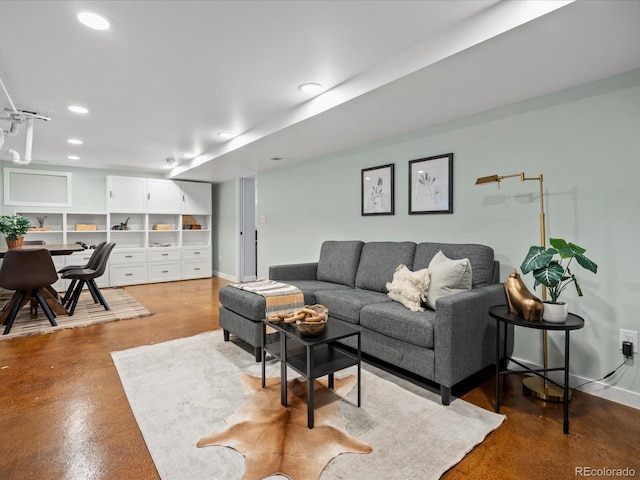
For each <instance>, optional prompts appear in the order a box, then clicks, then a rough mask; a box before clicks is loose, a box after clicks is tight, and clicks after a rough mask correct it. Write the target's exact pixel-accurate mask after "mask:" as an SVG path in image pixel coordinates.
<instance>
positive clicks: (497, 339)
mask: <svg viewBox="0 0 640 480" xmlns="http://www.w3.org/2000/svg"><path fill="white" fill-rule="evenodd" d="M504 333H505V335H506V334H507V328H506V324H505V332H504ZM505 354H506V351H505ZM495 402H496V403H495V405H494V407H495V411H496V413H500V320H497V319H496V398H495Z"/></svg>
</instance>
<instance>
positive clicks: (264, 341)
mask: <svg viewBox="0 0 640 480" xmlns="http://www.w3.org/2000/svg"><path fill="white" fill-rule="evenodd" d="M266 336H267V326H266V325H265V323H264V322H262V388H264V387H265V386H266V379H265V376H266V373H267V372H266V369H265V363H266V359H267V353H266V352H265V349H264V345H265V343H266V339H265V337H266Z"/></svg>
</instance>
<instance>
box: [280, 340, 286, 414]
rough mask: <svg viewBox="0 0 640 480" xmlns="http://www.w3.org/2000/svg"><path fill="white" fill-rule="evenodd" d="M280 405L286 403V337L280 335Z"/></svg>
mask: <svg viewBox="0 0 640 480" xmlns="http://www.w3.org/2000/svg"><path fill="white" fill-rule="evenodd" d="M280 403H281V404H282V406H283V407H286V406H287V404H288V401H287V336H286V335H284V334H283V333H280Z"/></svg>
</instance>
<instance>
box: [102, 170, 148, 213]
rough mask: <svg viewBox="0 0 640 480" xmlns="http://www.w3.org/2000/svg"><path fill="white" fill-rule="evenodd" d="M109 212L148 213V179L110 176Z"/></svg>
mask: <svg viewBox="0 0 640 480" xmlns="http://www.w3.org/2000/svg"><path fill="white" fill-rule="evenodd" d="M107 210H108V211H109V212H142V213H144V212H146V211H147V182H146V178H137V177H114V176H111V175H110V176H108V177H107Z"/></svg>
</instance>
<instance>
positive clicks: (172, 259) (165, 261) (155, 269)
mask: <svg viewBox="0 0 640 480" xmlns="http://www.w3.org/2000/svg"><path fill="white" fill-rule="evenodd" d="M181 258H182V252H181V249H180V248H162V247H158V248H150V249H149V251H148V254H147V260H148V262H149V263H148V268H147V272H148V275H147V277H148V278H147V282H148V283H155V282H170V281H173V280H181V279H182V264H181Z"/></svg>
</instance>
